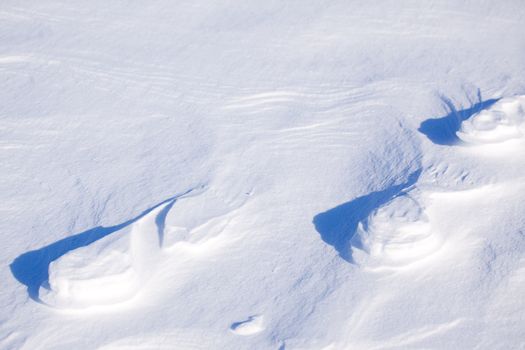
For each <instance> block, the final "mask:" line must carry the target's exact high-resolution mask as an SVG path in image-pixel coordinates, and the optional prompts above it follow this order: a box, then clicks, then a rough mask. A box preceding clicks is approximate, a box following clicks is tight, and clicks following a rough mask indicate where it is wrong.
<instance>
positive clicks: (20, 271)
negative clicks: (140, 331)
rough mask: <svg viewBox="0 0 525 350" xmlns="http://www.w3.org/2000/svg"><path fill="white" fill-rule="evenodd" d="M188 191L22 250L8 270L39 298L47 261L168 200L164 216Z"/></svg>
mask: <svg viewBox="0 0 525 350" xmlns="http://www.w3.org/2000/svg"><path fill="white" fill-rule="evenodd" d="M190 191H191V190H190ZM190 191H187V192H185V193H183V194H180V195H177V196H174V197H172V198H169V199H167V200H165V201H163V202H162V203H159V204H157V205H155V206H154V207H152V208H149V209H147V210H145V211H143V212H142V213H141V214H140V215H138V216H136V217H134V218H133V219H130V220H128V221H126V222H123V223H121V224H118V225H115V226H110V227H103V226H98V227H95V228H92V229H89V230H87V231H84V232H81V233H78V234H75V235H72V236H70V237H67V238H64V239H61V240H60V241H57V242H55V243H52V244H50V245H48V246H45V247H43V248H40V249H37V250H32V251H30V252H27V253H24V254H22V255H20V256H19V257H17V258H16V259H15V260H14V261H13V262H12V263H11V265H10V266H9V267H10V269H11V273H12V274H13V276H14V277H15V278H16V279H17V280H18V281H19V282H20V283H22V284H23V285H25V286H26V287H27V293H28V294H29V297H30V298H31V299H33V300H35V301H39V302H40V298H39V289H40V287H41V286H43V287H48V286H47V281H48V280H49V265H50V264H51V263H52V262H53V261H55V260H57V259H59V258H60V257H62V256H63V255H65V254H67V253H68V252H70V251H72V250H75V249H78V248H81V247H85V246H88V245H90V244H92V243H93V242H95V241H98V240H100V239H102V238H104V237H106V236H107V235H110V234H111V233H113V232H116V231H119V230H122V229H123V228H125V227H127V226H129V225H131V224H133V223H135V222H136V221H138V220H140V219H141V218H143V217H144V216H146V215H147V214H148V213H150V212H151V211H153V210H155V209H156V208H158V207H159V206H161V205H164V204H166V203H169V205H168V206H167V207H166V208H164V210H163V212H162V213H161V216H162V217H165V216H166V213H167V211H169V208H171V206H172V205H173V203H174V202H175V201H176V200H177V198H179V197H180V196H183V195H185V194H187V193H189V192H190ZM170 202H171V203H170ZM157 224H158V223H157ZM158 230H159V232H158V234H159V241H160V242H162V238H163V237H162V236H163V232H162V231H163V227H161V226H160V225H159V227H158Z"/></svg>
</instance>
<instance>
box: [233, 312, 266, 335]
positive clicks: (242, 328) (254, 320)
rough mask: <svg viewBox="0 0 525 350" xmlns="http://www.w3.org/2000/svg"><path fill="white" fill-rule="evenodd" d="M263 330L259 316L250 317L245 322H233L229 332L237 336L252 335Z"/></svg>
mask: <svg viewBox="0 0 525 350" xmlns="http://www.w3.org/2000/svg"><path fill="white" fill-rule="evenodd" d="M264 329H265V326H264V318H263V316H260V315H255V316H250V317H248V319H247V320H244V321H241V322H235V323H233V324H232V325H231V327H230V330H231V331H232V332H233V333H235V334H237V335H253V334H257V333H260V332H262V331H263V330H264Z"/></svg>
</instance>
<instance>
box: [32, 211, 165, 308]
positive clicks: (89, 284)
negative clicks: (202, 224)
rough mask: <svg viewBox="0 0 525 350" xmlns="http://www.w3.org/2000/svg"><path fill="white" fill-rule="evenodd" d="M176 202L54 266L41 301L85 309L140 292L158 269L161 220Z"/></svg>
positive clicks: (41, 295)
mask: <svg viewBox="0 0 525 350" xmlns="http://www.w3.org/2000/svg"><path fill="white" fill-rule="evenodd" d="M171 204H172V203H171V202H168V203H165V204H163V205H160V206H158V207H157V208H155V209H154V210H152V211H151V212H149V213H148V214H146V215H145V216H143V217H142V218H140V219H139V220H137V221H135V222H134V223H132V224H131V225H129V226H126V227H124V228H122V229H121V230H119V231H116V232H114V233H112V234H111V235H108V236H106V237H104V238H102V239H100V240H98V241H96V242H94V243H92V244H90V245H88V246H85V247H82V248H78V249H75V250H72V251H70V252H69V253H67V254H65V255H63V256H62V257H60V258H59V259H57V260H55V261H53V262H52V263H51V264H50V266H49V281H48V284H49V285H48V286H47V287H48V288H41V291H40V299H41V300H42V302H44V303H45V304H47V305H49V306H53V307H57V308H63V309H82V308H87V307H92V306H101V305H110V304H115V303H121V302H124V301H126V300H128V299H130V298H132V297H133V296H135V295H136V294H137V292H138V291H139V290H140V288H141V287H142V286H143V285H144V284H145V283H146V281H147V280H148V278H149V276H150V275H151V273H152V272H153V271H154V268H155V265H156V262H157V259H158V256H159V252H160V242H159V222H160V220H159V219H162V217H163V216H164V215H165V214H164V211H165V210H169V206H170V205H171Z"/></svg>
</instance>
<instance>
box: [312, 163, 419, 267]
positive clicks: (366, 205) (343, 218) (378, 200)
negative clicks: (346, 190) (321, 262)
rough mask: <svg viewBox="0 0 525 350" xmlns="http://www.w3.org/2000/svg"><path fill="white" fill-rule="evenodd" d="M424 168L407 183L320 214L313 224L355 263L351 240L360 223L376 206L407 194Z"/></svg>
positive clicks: (345, 256) (340, 254) (325, 238)
mask: <svg viewBox="0 0 525 350" xmlns="http://www.w3.org/2000/svg"><path fill="white" fill-rule="evenodd" d="M420 175H421V170H417V171H415V172H413V173H411V174H410V175H409V176H408V179H407V181H406V182H405V183H402V184H399V185H392V186H389V187H388V188H386V189H384V190H382V191H376V192H371V193H369V194H367V195H364V196H361V197H357V198H355V199H354V200H352V201H350V202H347V203H344V204H341V205H339V206H337V207H335V208H333V209H330V210H328V211H325V212H324V213H321V214H317V215H316V216H315V217H314V220H313V223H314V226H315V229H316V230H317V232H319V234H320V235H321V239H322V240H323V241H324V242H325V243H327V244H329V245H331V246H333V247H334V248H335V250H336V251H337V252H338V253H339V256H341V257H342V258H343V259H344V260H346V261H348V262H350V263H353V262H354V261H353V259H352V253H351V250H350V241H351V240H352V238H353V237H354V235H355V233H356V230H357V225H358V224H359V222H360V221H363V220H365V219H366V218H367V217H368V216H369V215H370V214H371V213H372V212H373V211H374V210H375V209H377V208H379V207H380V206H382V205H383V204H385V203H387V202H388V201H390V200H391V199H392V198H395V197H396V196H398V195H400V194H402V193H404V190H405V189H407V188H408V187H410V186H412V185H414V184H415V183H416V182H417V180H418V179H419V176H420Z"/></svg>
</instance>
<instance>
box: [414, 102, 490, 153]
mask: <svg viewBox="0 0 525 350" xmlns="http://www.w3.org/2000/svg"><path fill="white" fill-rule="evenodd" d="M478 98H479V102H478V103H476V104H474V105H472V106H471V107H470V108H467V109H463V110H460V111H458V110H456V108H455V107H454V104H453V103H452V101H450V100H449V99H446V98H443V103H444V104H445V105H446V106H447V109H448V110H449V111H450V113H449V114H447V115H446V116H444V117H441V118H436V119H427V120H425V121H424V122H422V123H421V125H420V126H419V129H418V130H419V131H420V132H421V133H422V134H424V135H426V136H427V137H428V139H429V140H430V141H432V142H433V143H435V144H437V145H443V146H452V145H455V144H457V143H458V142H459V138H458V137H457V136H456V131H458V130H459V128H460V126H461V122H463V121H464V120H467V119H469V118H470V117H471V116H472V115H474V114H476V113H478V112H479V111H481V110H482V109H485V108H489V107H490V106H492V105H493V104H494V103H495V102H497V101H498V100H497V99H491V100H486V101H482V100H481V94H480V93H478Z"/></svg>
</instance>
